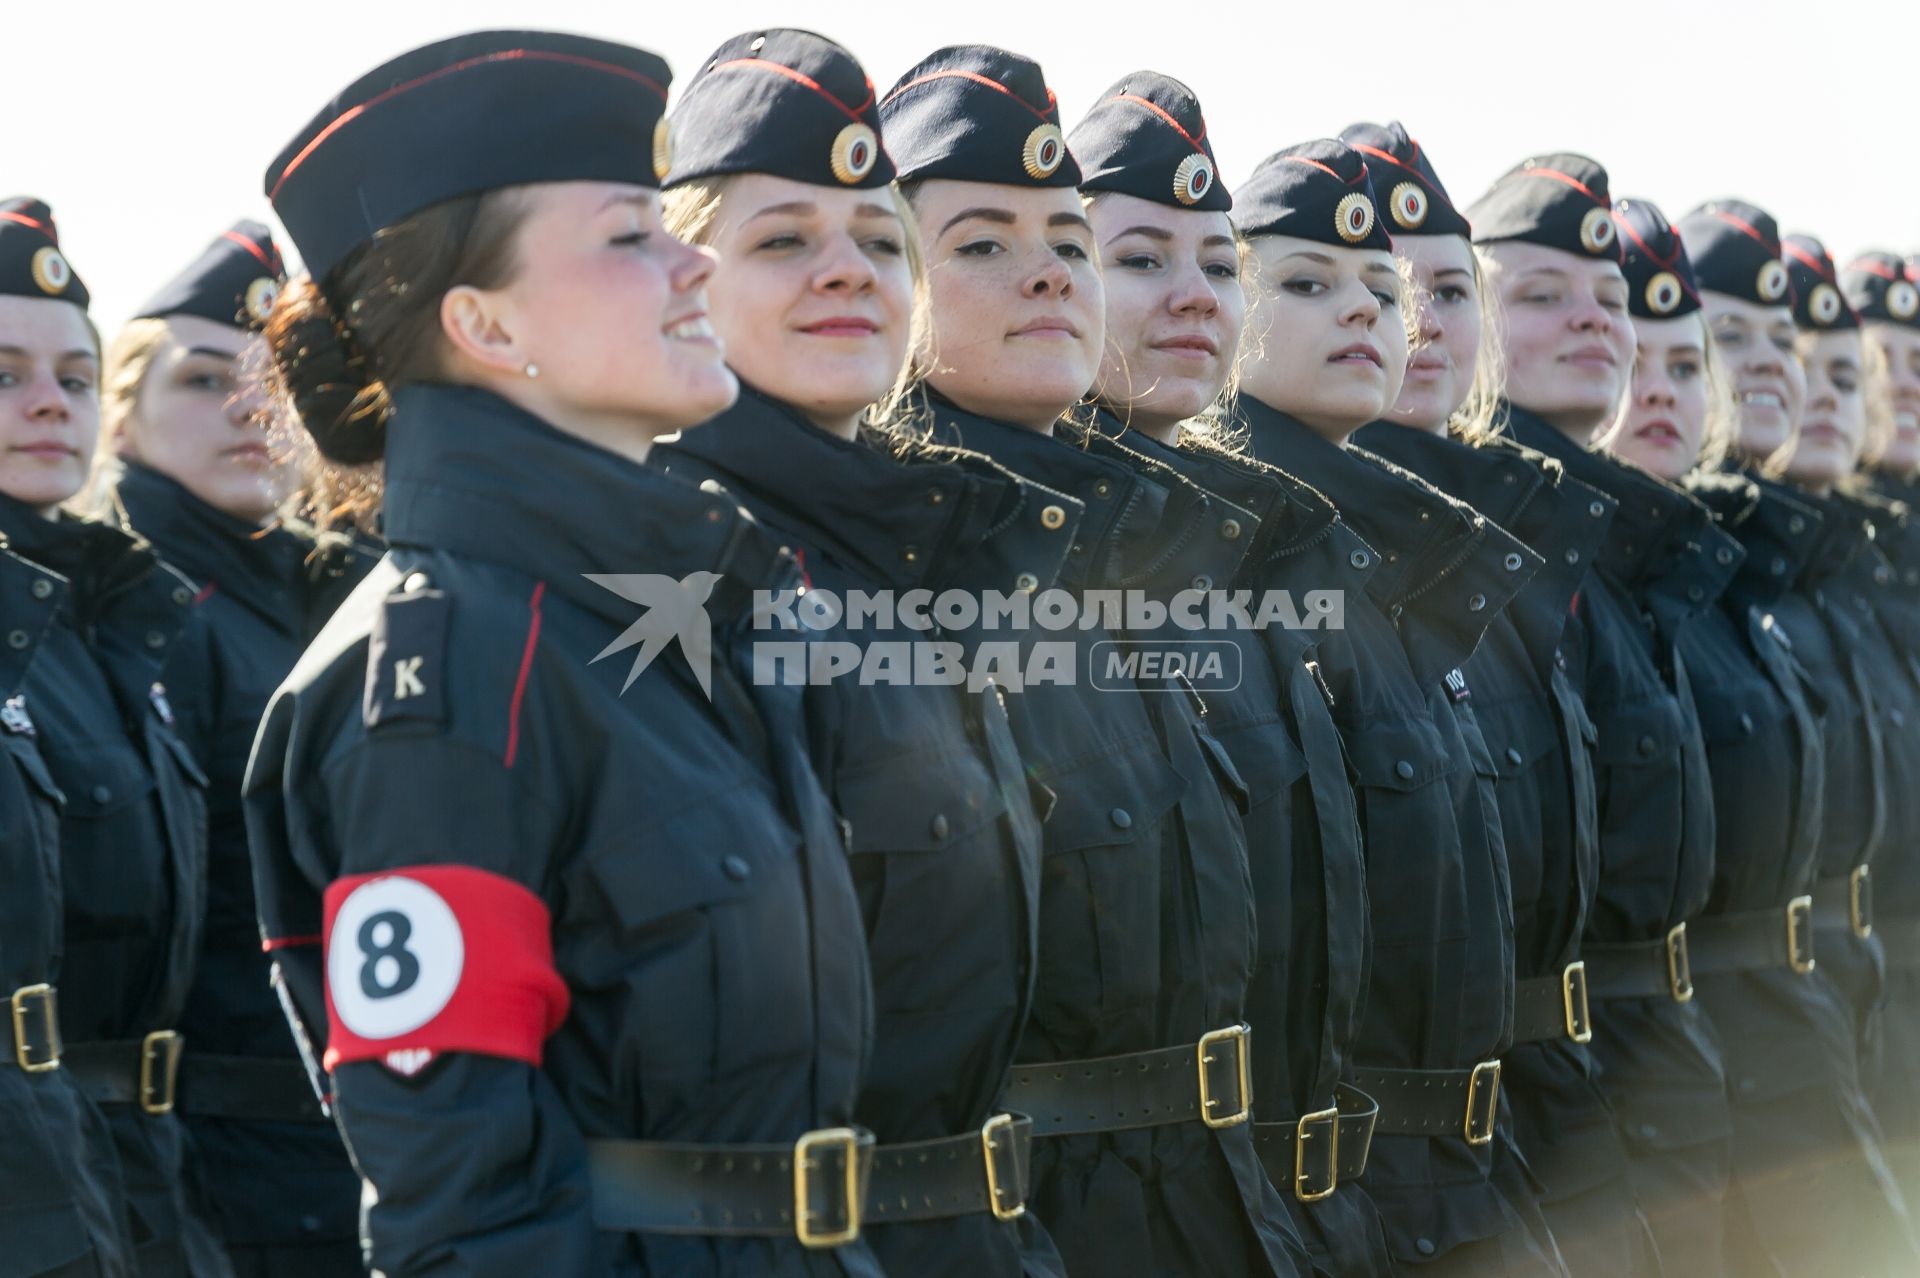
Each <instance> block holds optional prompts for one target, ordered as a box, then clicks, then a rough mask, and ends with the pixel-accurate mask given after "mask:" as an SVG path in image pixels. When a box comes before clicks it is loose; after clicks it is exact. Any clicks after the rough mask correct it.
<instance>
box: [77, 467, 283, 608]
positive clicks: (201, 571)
mask: <svg viewBox="0 0 1920 1278" xmlns="http://www.w3.org/2000/svg"><path fill="white" fill-rule="evenodd" d="M115 490H116V493H117V496H118V500H119V502H120V505H121V507H122V508H123V509H124V510H125V511H126V515H127V520H128V522H129V523H131V524H132V525H133V527H134V528H135V529H136V530H137V531H138V532H139V533H140V535H141V536H143V537H146V538H148V539H149V540H151V541H152V542H153V543H154V545H155V546H157V547H158V548H159V550H160V552H161V553H162V554H163V555H165V556H166V559H167V562H168V563H170V564H172V565H173V566H174V567H176V568H178V569H179V570H180V571H182V572H184V573H185V574H187V576H189V577H191V578H193V580H194V581H195V583H196V584H198V585H199V587H200V589H201V591H202V592H205V591H208V590H218V591H219V592H220V593H221V594H222V595H225V596H226V597H228V598H230V599H233V600H235V601H236V602H238V603H240V604H242V605H244V606H245V607H246V608H247V609H248V610H250V611H252V612H254V613H257V614H258V615H259V616H260V617H261V619H262V620H264V621H266V622H267V623H268V624H269V625H272V626H274V627H275V628H276V629H280V630H284V631H286V632H288V633H290V634H291V633H294V632H295V631H296V629H297V620H298V617H299V599H298V597H297V594H296V589H295V587H296V583H298V581H299V580H300V574H301V573H302V572H303V571H304V564H305V561H306V558H307V553H308V551H309V550H310V549H311V545H310V544H309V543H307V542H304V541H302V540H301V539H300V538H298V537H296V536H294V535H293V534H292V533H290V532H288V531H287V530H286V529H284V528H281V527H278V526H266V527H263V526H262V525H260V524H257V523H253V522H251V521H249V520H245V519H240V518H237V517H235V516H233V515H229V514H227V513H226V512H225V511H221V510H216V509H214V508H213V507H212V506H210V505H208V504H207V503H206V502H204V501H202V500H200V498H198V497H196V496H194V495H193V494H192V493H190V492H188V491H187V489H186V488H185V487H184V486H183V485H181V484H180V483H179V482H178V481H176V480H174V479H172V478H171V477H169V476H166V475H162V474H161V473H160V472H158V471H156V470H151V469H149V468H148V467H146V466H142V465H140V464H139V463H137V462H129V463H127V467H126V473H125V474H124V475H122V476H121V478H120V482H119V483H118V484H117V485H116V489H115Z"/></svg>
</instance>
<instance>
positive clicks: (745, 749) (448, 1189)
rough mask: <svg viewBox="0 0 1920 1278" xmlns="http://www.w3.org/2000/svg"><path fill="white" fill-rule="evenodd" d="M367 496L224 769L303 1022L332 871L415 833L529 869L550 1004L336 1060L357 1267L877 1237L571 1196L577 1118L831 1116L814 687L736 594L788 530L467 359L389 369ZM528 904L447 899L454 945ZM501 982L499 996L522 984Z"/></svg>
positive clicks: (838, 972)
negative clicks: (529, 1028) (430, 1048)
mask: <svg viewBox="0 0 1920 1278" xmlns="http://www.w3.org/2000/svg"><path fill="white" fill-rule="evenodd" d="M385 510H386V517H385V531H386V533H387V535H388V538H389V541H390V545H391V547H392V549H391V550H390V551H389V552H388V555H387V557H386V559H385V561H384V562H383V563H382V564H381V565H380V566H379V567H378V568H376V569H375V570H374V572H373V574H372V575H371V576H369V577H368V579H367V580H366V582H364V583H363V584H362V586H361V587H360V588H359V589H358V590H356V591H355V592H354V594H353V595H352V596H351V597H350V598H349V599H348V600H347V602H346V603H345V604H344V605H342V607H341V609H340V611H339V612H338V613H336V614H335V616H334V618H333V619H332V621H330V622H329V623H328V624H327V626H326V628H325V629H324V630H323V631H322V632H321V634H320V637H319V638H318V639H317V640H316V641H315V643H314V645H313V646H312V647H311V648H309V649H308V650H307V652H306V654H305V655H304V656H303V657H302V658H301V660H300V663H299V665H297V666H296V667H295V669H294V671H293V673H292V675H291V676H289V678H288V680H287V682H286V684H285V685H284V686H283V687H282V688H281V690H280V691H279V692H278V693H277V694H276V695H275V697H274V700H273V703H272V705H271V707H270V708H269V710H268V712H267V718H266V720H265V722H264V723H263V724H262V726H261V735H260V740H259V743H258V745H257V746H256V748H255V752H254V760H253V763H252V765H251V767H250V768H249V770H248V775H247V783H246V800H247V823H248V831H249V833H250V835H251V842H252V846H253V852H254V863H255V886H256V889H257V892H258V897H259V902H260V913H261V926H262V930H263V932H264V934H265V936H266V943H267V944H268V945H269V946H270V947H273V948H274V949H275V951H276V953H277V956H278V962H279V967H280V970H281V972H282V973H283V976H284V981H285V986H286V992H287V994H288V996H289V999H290V1006H291V1008H292V1011H293V1014H294V1016H295V1018H296V1022H297V1023H296V1027H295V1028H296V1030H297V1031H298V1032H299V1033H300V1034H301V1035H302V1036H303V1037H304V1038H305V1039H306V1040H308V1041H309V1042H310V1043H311V1044H312V1045H313V1047H314V1048H315V1049H320V1048H323V1047H324V1045H325V1042H326V1039H327V1036H328V1033H329V1028H328V1020H327V1011H326V1008H327V1003H326V1002H325V1001H324V998H325V993H324V990H323V985H324V984H325V969H324V964H323V959H324V956H323V948H322V943H321V941H322V936H321V933H322V927H323V913H322V900H321V893H322V892H323V891H324V890H325V889H326V887H327V886H328V885H329V884H330V883H332V882H333V881H334V880H336V879H338V878H340V877H342V876H347V875H361V874H368V873H378V872H380V871H388V870H399V869H403V868H406V867H420V866H428V865H432V866H442V865H460V866H466V867H473V868H476V869H478V870H483V871H486V872H487V873H488V874H489V875H491V876H497V877H498V878H499V879H502V880H506V881H509V882H511V883H513V884H518V885H519V886H520V887H521V888H524V889H526V890H527V891H528V892H531V893H532V894H534V895H535V896H536V897H537V898H538V900H539V901H540V902H541V903H542V904H543V905H544V907H545V910H546V911H547V917H548V919H549V921H550V927H549V929H548V931H549V932H550V937H551V943H552V946H553V950H552V954H553V959H552V962H553V965H554V967H555V968H556V969H557V971H558V973H559V975H560V977H561V978H562V979H563V980H564V982H565V984H566V988H567V990H568V992H569V994H570V996H571V1005H570V1009H569V1010H568V1013H567V1015H566V1017H565V1020H564V1021H563V1022H562V1023H561V1024H560V1025H559V1028H558V1030H557V1031H556V1032H555V1033H553V1034H552V1036H551V1037H550V1038H548V1039H547V1040H546V1041H545V1046H544V1057H543V1060H542V1063H541V1064H540V1066H539V1067H537V1068H536V1067H535V1066H533V1065H530V1064H527V1063H525V1062H524V1061H523V1060H521V1059H515V1058H512V1057H509V1056H507V1055H495V1054H491V1053H487V1052H482V1051H460V1052H449V1053H442V1054H439V1055H438V1056H436V1057H434V1058H433V1059H431V1060H430V1062H428V1063H426V1064H425V1066H424V1068H420V1066H421V1064H422V1061H421V1058H420V1056H419V1055H418V1053H413V1052H406V1051H402V1052H399V1053H398V1054H396V1053H393V1052H389V1053H387V1054H385V1055H384V1056H382V1057H380V1058H379V1059H371V1060H362V1061H357V1062H353V1063H345V1064H341V1065H339V1066H338V1068H336V1069H334V1070H333V1071H332V1076H331V1077H332V1097H333V1105H334V1110H335V1115H336V1117H337V1118H338V1120H339V1123H340V1126H341V1128H342V1130H343V1131H344V1133H345V1135H346V1138H347V1143H348V1147H349V1149H350V1151H351V1152H352V1154H353V1156H354V1159H355V1161H356V1164H357V1166H358V1167H359V1170H360V1172H361V1175H362V1176H363V1177H364V1179H365V1180H366V1181H367V1183H368V1189H367V1204H368V1205H367V1208H366V1221H365V1234H366V1236H367V1237H368V1239H369V1240H370V1251H369V1256H368V1259H369V1262H370V1264H371V1266H372V1267H374V1268H377V1269H380V1270H382V1271H384V1272H386V1273H387V1274H389V1275H392V1276H394V1278H398V1276H399V1275H403V1274H422V1273H451V1272H472V1273H528V1274H532V1273H554V1274H562V1273H564V1274H660V1275H664V1274H674V1275H680V1274H720V1273H726V1274H740V1273H744V1274H808V1275H826V1274H848V1275H854V1276H856V1278H873V1276H874V1275H877V1274H878V1272H879V1269H878V1266H877V1265H876V1264H875V1263H874V1262H873V1259H872V1256H871V1253H870V1252H869V1251H868V1250H867V1248H866V1246H865V1244H864V1243H856V1244H853V1245H850V1246H846V1247H841V1248H838V1249H827V1250H819V1251H808V1250H803V1249H802V1247H801V1245H800V1243H799V1242H798V1240H797V1239H793V1238H756V1237H725V1238H721V1237H712V1236H705V1235H699V1234H688V1235H679V1234H672V1235H669V1234H661V1233H647V1234H639V1233H632V1232H623V1231H616V1230H612V1229H606V1230H598V1229H596V1228H595V1223H594V1210H593V1188H592V1185H591V1184H590V1177H589V1170H588V1142H589V1141H592V1140H595V1139H623V1138H624V1139H641V1140H649V1141H675V1142H693V1143H698V1144H731V1143H772V1144H777V1145H788V1144H791V1142H793V1141H794V1140H796V1139H797V1138H798V1137H799V1136H801V1135H802V1134H803V1133H805V1132H807V1131H809V1130H814V1129H819V1128H824V1127H832V1126H838V1125H842V1124H845V1123H847V1122H849V1121H850V1120H851V1119H852V1116H853V1104H854V1099H855V1095H856V1093H857V1090H858V1086H859V1080H860V1076H861V1072H862V1069H863V1067H864V1065H865V1060H866V1053H867V1044H868V1042H869V1039H870V1036H871V1026H872V1012H871V987H870V983H869V978H868V972H867V966H866V946H865V944H864V942H863V937H862V929H861V926H860V919H859V908H858V904H857V902H856V900H855V897H854V893H853V887H852V883H851V880H850V878H849V876H848V874H847V870H846V854H845V849H844V846H843V844H842V843H841V840H840V837H839V831H838V826H837V823H836V821H835V819H834V817H833V814H832V811H831V808H830V807H829V805H828V804H827V802H826V798H825V795H824V794H823V793H822V792H821V791H820V789H819V787H818V784H817V781H816V780H815V778H814V776H813V773H812V771H811V768H810V767H809V765H808V762H807V749H806V746H805V737H804V724H803V723H802V721H801V714H800V712H801V707H800V695H801V690H800V689H798V688H785V687H764V686H752V684H751V677H752V676H751V663H750V661H749V660H748V653H747V651H746V644H747V643H748V641H749V640H750V638H751V632H750V629H749V628H748V624H747V622H746V620H745V619H746V618H747V617H748V616H749V614H750V606H751V602H752V592H753V591H755V590H769V591H773V590H779V589H786V588H791V587H792V585H793V584H794V581H795V577H794V573H793V571H792V561H791V558H790V556H786V555H782V554H781V553H780V550H779V546H778V544H777V543H776V542H774V541H773V539H771V538H770V537H768V536H767V535H766V534H765V533H764V532H763V531H762V530H761V529H760V528H758V527H757V526H756V525H755V524H754V522H753V521H752V519H751V518H750V517H749V516H747V515H746V514H745V513H744V512H742V511H740V510H739V509H738V508H737V507H735V506H734V504H733V503H732V502H731V501H730V500H727V499H725V498H722V497H719V496H716V495H712V494H708V493H702V492H701V491H699V490H698V489H696V488H694V487H692V486H690V485H685V484H682V483H679V482H678V481H676V480H672V479H669V478H667V477H666V476H664V475H660V474H658V473H657V472H655V471H652V470H650V469H648V468H646V467H645V466H641V465H636V464H634V463H632V462H630V461H628V460H626V459H623V458H621V457H618V456H615V455H613V454H611V453H608V452H606V451H603V450H601V449H599V448H596V447H593V446H591V445H589V444H586V443H584V442H583V441H580V440H578V439H575V438H573V437H571V436H568V435H565V434H562V433H561V432H559V431H557V430H555V429H553V428H552V427H549V426H547V425H546V424H545V423H543V422H541V421H539V420H538V419H536V418H534V417H532V416H530V415H528V414H527V413H525V412H523V411H521V410H519V409H518V408H515V407H514V406H512V405H510V404H508V403H507V402H505V401H504V400H501V399H499V398H496V397H494V396H492V395H490V394H487V393H485V392H482V391H477V390H473V389H467V388H455V387H447V386H436V385H412V386H407V387H403V388H402V389H401V390H400V392H399V393H398V395H397V398H396V405H395V414H394V418H393V421H392V423H391V427H390V433H389V443H388V448H387V460H386V496H385ZM623 591H624V592H625V593H624V594H623V593H622V592H623ZM696 602H697V603H698V606H697V607H696V606H694V605H695V603H696ZM658 610H665V612H664V616H665V618H666V619H665V620H664V621H663V619H662V616H661V615H659V613H658ZM708 643H710V662H709V661H707V660H703V655H704V653H705V652H706V651H707V644H708ZM702 666H705V667H706V678H707V686H706V688H704V689H703V687H702V682H701V678H700V670H701V667H702ZM490 915H491V917H490ZM525 917H526V916H525V915H524V913H514V912H512V911H503V910H499V909H495V910H493V911H487V910H478V911H476V912H475V913H474V916H472V917H467V918H462V919H458V920H457V922H458V927H459V930H460V932H461V933H462V934H464V936H465V941H464V944H465V946H466V949H465V950H464V951H462V952H472V950H473V948H474V947H478V946H485V945H487V944H488V932H489V929H490V928H492V929H495V930H500V929H504V928H505V927H506V926H508V925H507V924H506V923H504V922H503V921H502V920H505V919H509V918H516V919H524V918H525ZM518 926H519V927H520V928H521V929H522V931H523V932H524V931H525V930H526V928H527V927H528V926H529V925H528V924H526V923H521V924H519V925H518ZM439 935H441V937H442V938H443V939H442V940H440V941H439V942H438V944H437V948H427V946H426V942H424V941H422V942H420V943H418V947H417V948H416V949H415V950H413V951H411V952H409V957H411V958H413V960H414V963H415V965H416V966H415V969H414V972H415V980H414V982H413V983H412V984H410V985H409V986H408V987H407V988H409V989H411V988H416V987H417V988H424V989H433V988H441V989H445V988H446V987H445V986H444V985H442V986H439V987H435V986H432V985H422V984H421V982H422V981H424V980H425V975H423V974H431V973H430V967H429V965H434V964H439V965H442V966H441V969H440V970H442V971H445V970H447V969H446V967H445V966H444V965H445V964H446V963H447V961H448V960H447V954H448V953H449V949H448V946H447V943H446V942H445V940H444V935H445V932H444V929H443V930H442V932H441V933H440V934H439ZM363 936H364V932H363ZM538 939H539V938H529V937H526V936H524V935H518V936H505V935H502V936H500V937H499V941H498V943H499V944H500V945H502V946H512V945H515V944H522V945H524V944H526V943H528V942H529V941H530V940H532V941H536V942H537V940H538ZM377 943H378V941H377V936H376V944H377ZM343 944H351V938H348V939H347V940H346V941H343ZM393 944H394V939H393V933H392V932H391V931H390V932H389V933H388V945H387V950H386V951H381V953H382V954H383V955H386V956H388V957H393V958H395V960H396V963H395V964H389V965H388V967H389V969H396V968H397V972H396V973H395V974H394V975H393V978H392V979H393V980H394V981H395V983H398V982H399V980H400V979H401V978H400V976H399V975H398V973H404V972H405V971H406V970H407V969H406V968H404V967H403V966H399V963H398V959H399V956H398V955H391V954H390V953H388V952H389V951H391V949H392V948H393ZM363 948H364V941H363ZM351 959H352V955H351V953H349V957H348V960H347V962H346V963H345V965H344V969H343V970H347V971H349V972H350V971H351V970H352V962H351ZM373 961H374V954H373V952H372V951H369V963H371V962H373ZM369 970H371V971H374V974H375V976H376V978H377V980H385V979H386V978H378V977H377V969H368V970H363V971H362V972H361V983H362V985H363V986H364V985H366V982H367V978H368V975H369ZM460 970H461V971H464V970H465V969H464V968H462V969H460ZM346 979H349V980H350V979H351V976H349V977H347V978H346ZM381 988H384V986H382V987H381ZM501 992H502V991H498V990H495V991H484V992H482V993H484V994H485V995H487V996H488V998H489V1002H488V1003H487V1004H486V1006H487V1007H489V1008H493V1007H508V1006H516V1004H512V1003H497V1002H494V1001H493V998H494V996H497V995H498V994H499V993H501ZM369 997H371V996H369ZM444 997H446V998H449V999H451V998H455V997H458V987H457V986H455V987H453V989H452V990H451V992H449V993H447V994H446V995H445V996H444ZM427 1011H428V1012H430V1013H431V1012H433V1011H434V1009H433V1007H432V1005H431V1004H429V1005H428V1008H427ZM500 1014H501V1015H504V1012H502V1013H500ZM537 1032H538V1027H537V1025H536V1029H535V1033H536V1035H537ZM394 1041H396V1043H398V1042H399V1040H397V1039H396V1040H394Z"/></svg>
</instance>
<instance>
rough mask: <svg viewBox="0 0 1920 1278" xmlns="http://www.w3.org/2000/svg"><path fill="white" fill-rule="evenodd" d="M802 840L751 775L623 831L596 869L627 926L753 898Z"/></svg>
mask: <svg viewBox="0 0 1920 1278" xmlns="http://www.w3.org/2000/svg"><path fill="white" fill-rule="evenodd" d="M798 844H799V836H798V835H797V834H796V833H795V832H794V831H793V830H792V829H791V828H790V827H789V826H788V825H787V823H786V821H785V820H784V819H783V818H782V817H781V816H780V815H779V810H778V808H777V806H776V805H775V802H774V799H773V796H772V795H771V793H769V792H767V791H766V790H764V788H763V787H762V785H761V784H760V783H759V782H758V781H756V780H753V779H749V778H744V777H743V778H738V779H736V780H734V781H732V782H731V783H730V784H729V786H728V788H726V789H722V790H716V791H713V792H711V793H709V794H707V795H706V796H704V797H702V798H701V799H699V800H696V801H695V802H693V803H689V804H685V805H683V806H681V807H679V808H677V809H676V810H674V811H673V812H672V813H670V814H668V815H667V816H665V817H663V818H660V819H657V820H653V821H649V822H647V823H646V824H645V825H644V826H643V827H642V828H641V830H640V831H638V832H629V833H627V834H626V835H625V837H620V836H619V835H616V837H614V838H613V839H610V840H609V841H608V844H607V846H605V847H603V848H601V849H599V850H597V851H595V852H594V853H593V854H591V856H590V857H589V859H588V868H589V871H590V873H591V876H592V878H593V879H594V881H595V882H596V883H598V884H599V886H600V889H601V890H602V891H603V892H604V893H605V894H606V897H607V900H608V901H609V902H610V903H611V904H612V906H613V910H614V914H615V916H616V917H617V918H618V919H619V920H620V923H621V925H622V926H623V927H627V928H640V927H644V926H645V925H647V924H649V923H654V922H657V921H659V920H661V919H666V918H671V917H672V916H673V915H675V914H681V913H685V912H686V911H688V910H694V909H698V908H699V907H701V906H706V905H717V904H720V903H722V902H726V901H734V900H740V899H743V898H745V897H747V896H750V895H752V893H753V892H754V890H755V880H757V879H761V878H763V877H764V876H766V875H768V874H773V873H777V872H780V871H781V870H782V869H784V867H783V865H782V862H784V861H786V860H788V859H790V858H791V856H792V854H793V849H794V848H795V847H797V846H798Z"/></svg>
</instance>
